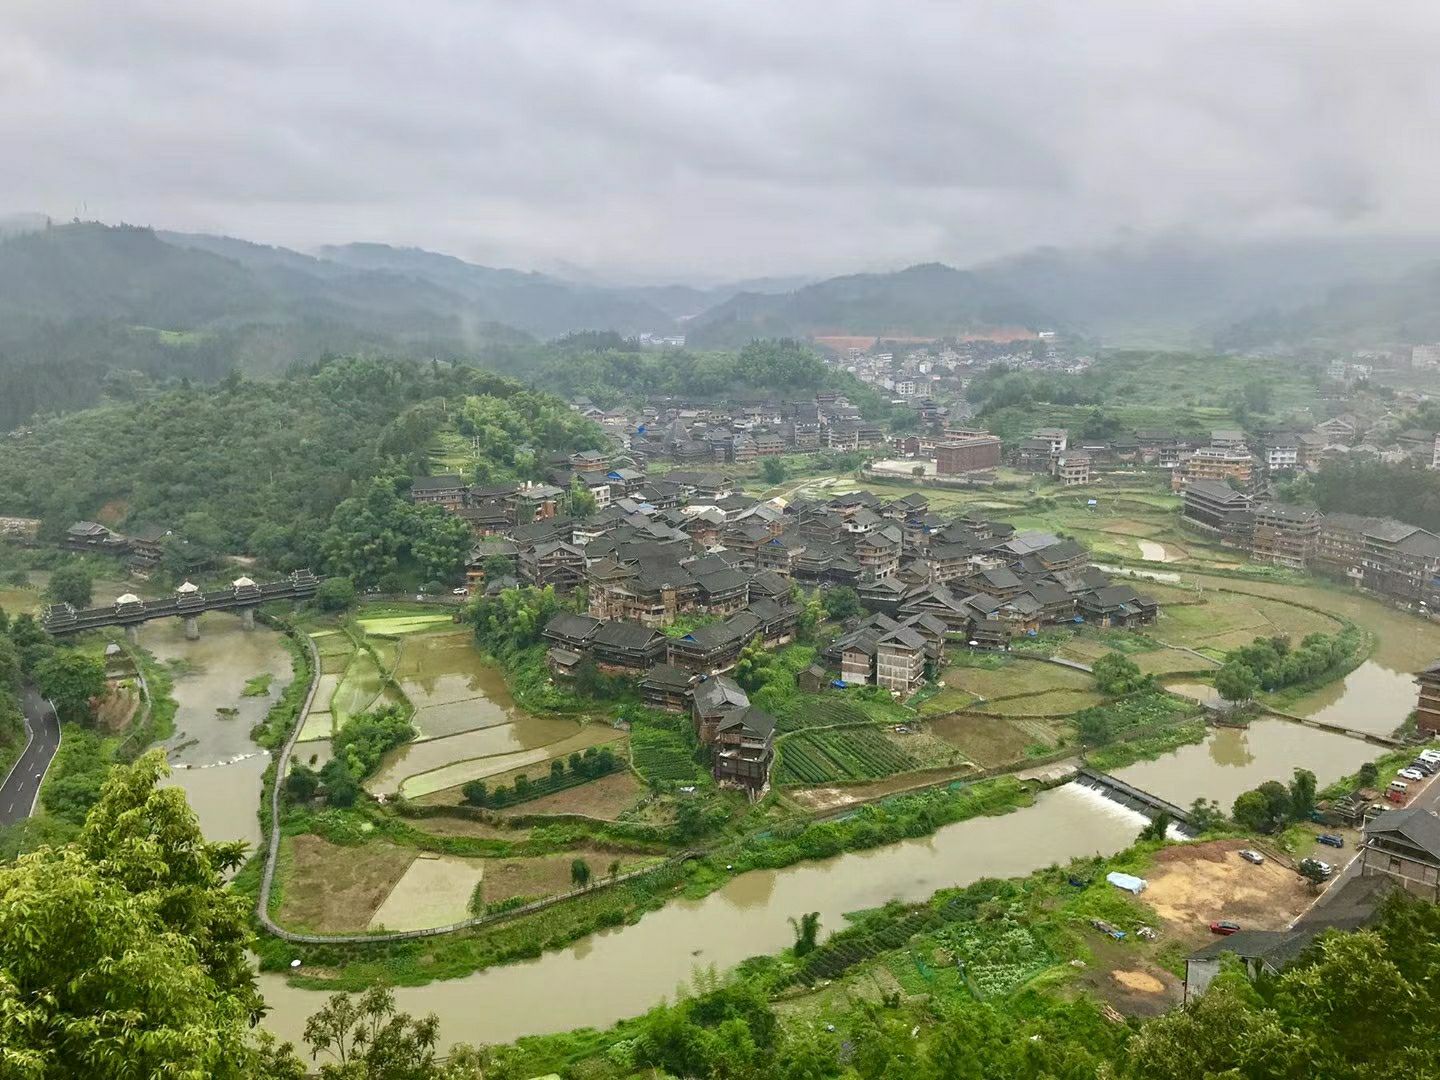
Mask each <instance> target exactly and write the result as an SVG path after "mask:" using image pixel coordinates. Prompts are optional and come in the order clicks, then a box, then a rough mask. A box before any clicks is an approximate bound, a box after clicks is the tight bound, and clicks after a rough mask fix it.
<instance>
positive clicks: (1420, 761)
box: [1405, 757, 1435, 776]
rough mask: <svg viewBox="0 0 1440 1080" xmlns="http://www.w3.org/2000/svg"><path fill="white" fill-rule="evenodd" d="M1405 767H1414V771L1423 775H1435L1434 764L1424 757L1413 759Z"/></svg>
mask: <svg viewBox="0 0 1440 1080" xmlns="http://www.w3.org/2000/svg"><path fill="white" fill-rule="evenodd" d="M1405 767H1406V768H1407V769H1414V770H1415V771H1416V772H1418V773H1420V774H1422V775H1424V776H1434V775H1435V765H1434V764H1432V763H1431V762H1428V761H1426V760H1425V759H1424V758H1418V757H1417V758H1416V759H1415V760H1414V761H1412V762H1410V764H1409V765H1407V766H1405Z"/></svg>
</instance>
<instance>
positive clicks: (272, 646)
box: [140, 612, 291, 847]
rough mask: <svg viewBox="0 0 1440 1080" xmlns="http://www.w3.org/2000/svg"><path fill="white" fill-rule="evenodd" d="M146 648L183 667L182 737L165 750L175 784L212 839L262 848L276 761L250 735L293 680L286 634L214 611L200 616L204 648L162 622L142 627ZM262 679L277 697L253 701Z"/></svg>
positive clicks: (178, 676)
mask: <svg viewBox="0 0 1440 1080" xmlns="http://www.w3.org/2000/svg"><path fill="white" fill-rule="evenodd" d="M140 644H141V645H142V646H143V647H144V648H146V649H148V650H149V651H150V652H152V653H153V654H154V655H155V657H156V659H158V660H159V661H160V662H161V663H167V662H172V661H173V662H176V663H178V665H179V666H178V667H177V666H174V665H173V664H172V672H173V675H172V677H173V678H174V681H175V690H174V696H175V704H176V710H175V734H174V735H173V736H172V737H171V738H170V739H168V740H167V741H166V742H165V744H164V748H165V751H166V756H167V758H168V759H169V761H170V766H171V769H172V770H173V772H172V773H171V775H170V779H169V781H168V783H170V784H175V785H178V786H179V787H182V788H184V789H185V795H186V797H187V798H188V799H189V800H190V806H191V807H192V808H193V809H194V811H195V813H196V815H197V816H198V817H199V818H200V829H201V831H202V832H203V833H204V834H205V838H206V839H207V840H244V841H245V842H246V843H248V844H250V845H252V847H254V846H258V845H259V843H260V819H259V817H258V816H257V814H256V811H257V808H258V807H259V805H260V794H261V788H262V777H263V775H264V772H265V768H266V766H267V765H269V763H270V759H269V756H268V754H267V753H266V752H265V750H263V749H262V748H261V747H259V746H257V745H256V744H255V742H254V740H252V739H251V738H250V729H251V728H252V727H254V726H255V725H256V724H257V723H259V722H260V721H261V720H263V719H264V718H265V714H266V713H267V712H268V711H269V709H270V706H271V705H272V704H273V703H274V702H275V700H276V698H277V697H278V696H279V694H280V692H281V691H282V690H283V689H284V688H285V685H286V683H288V682H289V681H290V677H291V664H290V654H289V653H288V652H287V651H286V649H285V646H284V643H283V640H282V638H281V635H280V634H279V633H277V632H276V631H274V630H271V629H269V628H268V627H265V626H261V625H258V624H257V625H256V627H255V629H254V630H244V629H242V628H241V626H240V620H239V619H237V618H236V617H235V616H234V615H227V614H223V613H219V612H211V613H208V614H205V615H202V616H201V617H200V638H199V640H198V641H186V640H185V628H184V624H183V623H182V622H181V620H179V619H157V620H155V621H154V622H149V623H145V624H144V625H143V626H142V627H141V629H140ZM261 674H268V675H270V676H271V682H270V692H269V693H268V694H262V695H259V696H256V697H245V696H244V693H243V691H244V689H245V684H246V682H247V681H248V680H250V679H251V678H253V677H255V676H257V675H261ZM221 709H224V710H226V711H225V712H223V713H222V712H221V711H220V710H221ZM230 710H234V711H233V712H231V711H230Z"/></svg>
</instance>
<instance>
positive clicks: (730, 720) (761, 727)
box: [716, 705, 775, 739]
mask: <svg viewBox="0 0 1440 1080" xmlns="http://www.w3.org/2000/svg"><path fill="white" fill-rule="evenodd" d="M737 727H738V728H740V729H741V730H742V731H743V732H744V733H745V734H746V735H753V736H754V737H755V738H757V739H768V738H769V737H770V736H771V735H773V734H774V733H775V718H774V717H773V716H771V715H770V714H769V713H767V712H766V711H765V710H764V709H759V708H756V707H755V706H754V705H746V706H744V707H743V708H739V709H736V710H735V711H734V712H732V713H731V714H730V715H729V716H727V717H725V719H723V720H721V721H720V724H719V727H718V728H717V729H716V730H718V731H732V730H734V729H735V728H737Z"/></svg>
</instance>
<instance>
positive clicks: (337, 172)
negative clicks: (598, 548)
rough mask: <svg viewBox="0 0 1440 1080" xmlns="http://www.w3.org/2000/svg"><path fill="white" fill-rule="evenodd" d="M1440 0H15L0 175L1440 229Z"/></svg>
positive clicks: (316, 226) (298, 228)
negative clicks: (1437, 224) (1439, 126)
mask: <svg viewBox="0 0 1440 1080" xmlns="http://www.w3.org/2000/svg"><path fill="white" fill-rule="evenodd" d="M1437 39H1440V6H1437V5H1435V4H1433V3H1429V2H1426V3H1408V2H1403V0H1402V2H1396V0H1392V2H1391V3H1388V4H1385V5H1382V6H1380V7H1376V6H1375V5H1373V4H1369V3H1365V4H1361V3H1351V2H1348V0H1332V2H1330V3H1326V4H1315V3H1313V2H1307V0H1267V2H1265V3H1262V4H1256V3H1254V2H1253V0H1245V2H1232V0H1211V2H1209V3H1205V4H1154V3H1147V2H1139V0H1136V2H1125V0H1088V2H1086V3H1083V4H1073V3H1070V4H1067V3H1063V2H1060V0H1055V2H1053V3H1039V2H1032V0H1014V2H1011V3H1007V4H980V3H975V2H973V0H966V2H963V3H956V2H951V3H939V2H937V3H928V2H914V0H912V2H911V3H901V4H897V3H881V2H878V0H872V2H863V3H862V2H859V0H786V2H784V3H773V2H744V0H733V2H726V3H712V4H683V3H680V4H677V3H674V2H673V0H670V2H667V0H587V2H584V3H580V2H574V0H572V2H569V3H564V2H560V0H528V2H526V3H521V4H516V3H509V2H472V0H405V2H403V3H402V2H397V0H367V2H366V3H363V4H354V3H340V2H311V3H295V2H290V0H246V2H245V3H233V2H226V0H221V2H217V3H210V4H197V5H183V4H181V5H177V4H174V3H170V2H166V3H161V2H158V0H130V2H128V3H126V4H120V5H117V4H114V3H108V2H103V0H69V2H67V3H64V4H57V3H54V2H53V0H10V2H9V3H8V4H6V5H5V7H4V10H3V11H0V148H3V151H0V209H41V210H46V211H48V212H50V213H52V214H55V215H56V216H58V217H67V216H69V215H70V214H71V213H74V212H75V211H76V209H77V208H78V207H79V206H80V205H81V204H82V203H84V204H86V205H87V206H88V209H89V212H90V214H91V215H92V216H98V217H101V218H103V219H105V220H126V221H131V222H146V223H153V224H156V225H162V226H165V227H170V228H180V229H196V230H208V231H224V232H230V233H232V234H236V235H242V236H245V237H248V238H253V239H260V240H266V241H270V242H275V243H285V244H290V245H295V246H311V245H315V244H319V243H327V242H336V241H344V240H351V239H372V240H383V241H388V242H392V243H414V244H420V245H422V246H426V247H431V248H435V249H438V250H443V251H450V252H454V253H456V254H459V255H462V256H465V257H469V258H474V259H478V260H480V261H487V262H491V263H498V264H506V265H517V266H540V267H544V266H547V265H551V264H554V263H557V262H559V261H562V260H563V261H565V262H568V263H572V264H579V265H586V266H593V267H596V268H598V269H601V270H606V271H609V272H614V273H624V274H627V275H630V276H635V277H643V276H648V277H668V276H684V277H714V276H717V275H723V274H736V275H739V274H763V273H785V272H792V271H809V272H839V271H844V270H851V269H861V268H876V267H887V266H895V265H900V264H905V263H909V262H916V261H921V260H928V259H942V260H946V261H950V262H955V263H959V264H966V263H970V262H973V261H976V260H978V259H981V258H985V257H989V256H993V255H996V254H1000V253H1004V252H1009V251H1014V250H1019V249H1022V248H1025V247H1029V246H1032V245H1035V244H1041V243H1052V244H1053V243H1058V244H1074V243H1094V242H1105V241H1108V240H1111V239H1114V238H1116V237H1120V236H1124V235H1137V234H1138V235H1165V234H1171V233H1185V234H1200V235H1209V236H1215V237H1223V238H1229V237H1248V236H1255V235H1296V234H1299V235H1314V234H1332V233H1397V234H1404V233H1417V232H1432V231H1434V229H1433V226H1432V224H1431V222H1433V221H1435V220H1436V215H1437V211H1440V185H1437V184H1436V183H1435V182H1434V180H1433V177H1434V176H1435V175H1436V170H1437V168H1440V141H1437V140H1436V139H1435V138H1434V132H1435V130H1436V122H1437V120H1440V65H1436V64H1435V63H1434V62H1433V52H1434V45H1435V42H1436V41H1437Z"/></svg>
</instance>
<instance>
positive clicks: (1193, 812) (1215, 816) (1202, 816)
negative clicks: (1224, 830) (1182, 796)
mask: <svg viewBox="0 0 1440 1080" xmlns="http://www.w3.org/2000/svg"><path fill="white" fill-rule="evenodd" d="M1224 822H1225V814H1224V812H1223V811H1222V810H1221V809H1220V804H1219V803H1217V802H1216V801H1215V800H1214V799H1203V798H1198V799H1195V800H1194V801H1193V802H1191V804H1190V824H1191V826H1192V827H1193V828H1194V829H1195V830H1196V831H1197V832H1202V833H1204V832H1209V831H1210V830H1211V829H1214V828H1217V827H1218V826H1220V825H1222V824H1224Z"/></svg>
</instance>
